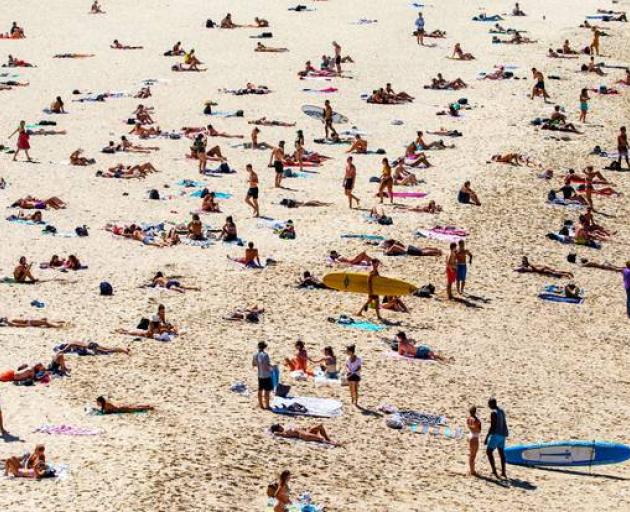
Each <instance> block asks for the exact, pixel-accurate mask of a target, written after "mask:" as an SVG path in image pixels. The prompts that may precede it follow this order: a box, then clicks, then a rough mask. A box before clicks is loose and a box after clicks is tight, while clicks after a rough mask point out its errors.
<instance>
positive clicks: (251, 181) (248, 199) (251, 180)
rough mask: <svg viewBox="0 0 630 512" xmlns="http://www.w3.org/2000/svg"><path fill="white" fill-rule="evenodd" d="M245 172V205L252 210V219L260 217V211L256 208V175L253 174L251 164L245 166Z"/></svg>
mask: <svg viewBox="0 0 630 512" xmlns="http://www.w3.org/2000/svg"><path fill="white" fill-rule="evenodd" d="M245 170H246V171H247V173H248V175H247V183H248V185H249V188H248V189H247V195H246V196H245V203H247V204H248V205H249V206H251V208H252V210H254V217H259V216H260V210H259V207H258V174H256V173H255V172H254V168H253V167H252V164H247V166H246V167H245Z"/></svg>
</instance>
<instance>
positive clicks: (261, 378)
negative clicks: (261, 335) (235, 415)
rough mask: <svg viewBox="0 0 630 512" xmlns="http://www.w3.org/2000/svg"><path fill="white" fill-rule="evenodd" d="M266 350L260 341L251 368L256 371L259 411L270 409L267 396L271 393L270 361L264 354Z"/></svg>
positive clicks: (267, 355) (265, 345)
mask: <svg viewBox="0 0 630 512" xmlns="http://www.w3.org/2000/svg"><path fill="white" fill-rule="evenodd" d="M266 348H267V344H266V343H265V342H264V341H261V342H260V343H259V344H258V352H257V353H256V354H255V355H254V358H253V359H252V366H253V367H254V368H256V369H257V371H258V407H260V408H261V409H270V407H269V395H270V393H271V392H272V391H273V380H272V378H271V372H272V367H271V359H269V354H267V352H265V349H266Z"/></svg>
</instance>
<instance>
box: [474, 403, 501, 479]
mask: <svg viewBox="0 0 630 512" xmlns="http://www.w3.org/2000/svg"><path fill="white" fill-rule="evenodd" d="M488 407H489V408H490V411H491V412H490V428H489V429H488V433H487V434H486V438H485V440H484V444H485V445H486V456H487V457H488V462H489V463H490V467H491V468H492V474H493V475H494V476H495V477H497V478H498V479H501V478H503V479H507V475H506V472H505V440H506V439H507V437H508V435H509V431H508V425H507V419H506V416H505V412H504V411H503V409H501V408H500V407H499V406H498V405H497V401H496V399H494V398H491V399H490V400H488ZM469 413H470V415H469V416H468V419H467V420H466V425H467V426H468V430H469V432H470V433H469V434H468V447H469V454H468V468H469V474H470V475H472V476H477V471H476V469H475V459H476V458H477V452H478V451H479V439H480V438H481V420H480V419H479V417H478V416H477V408H476V407H474V406H473V407H471V408H470V411H469ZM495 450H497V451H498V452H499V458H500V460H501V476H500V477H499V474H498V473H497V467H496V463H495V460H494V451H495Z"/></svg>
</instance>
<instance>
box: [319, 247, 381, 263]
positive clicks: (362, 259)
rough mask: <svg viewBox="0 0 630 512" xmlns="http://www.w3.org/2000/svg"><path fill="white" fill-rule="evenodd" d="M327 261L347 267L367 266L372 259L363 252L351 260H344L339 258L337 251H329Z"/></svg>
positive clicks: (341, 257) (344, 258)
mask: <svg viewBox="0 0 630 512" xmlns="http://www.w3.org/2000/svg"><path fill="white" fill-rule="evenodd" d="M328 260H329V261H330V262H331V263H345V264H347V265H369V264H371V263H372V260H373V258H371V257H370V256H368V254H367V253H366V252H365V251H363V252H360V253H359V254H357V255H356V256H354V257H353V258H346V257H345V256H341V255H340V254H339V253H338V252H337V251H334V250H333V251H330V253H329V255H328Z"/></svg>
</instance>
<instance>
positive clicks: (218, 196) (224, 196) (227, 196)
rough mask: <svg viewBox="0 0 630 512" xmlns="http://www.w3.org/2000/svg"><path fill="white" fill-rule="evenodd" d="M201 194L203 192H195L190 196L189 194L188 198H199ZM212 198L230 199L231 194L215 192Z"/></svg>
mask: <svg viewBox="0 0 630 512" xmlns="http://www.w3.org/2000/svg"><path fill="white" fill-rule="evenodd" d="M202 193H203V190H195V191H194V192H193V193H192V194H190V197H201V195H202ZM214 197H215V199H230V197H232V194H230V193H229V192H215V193H214Z"/></svg>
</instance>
